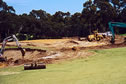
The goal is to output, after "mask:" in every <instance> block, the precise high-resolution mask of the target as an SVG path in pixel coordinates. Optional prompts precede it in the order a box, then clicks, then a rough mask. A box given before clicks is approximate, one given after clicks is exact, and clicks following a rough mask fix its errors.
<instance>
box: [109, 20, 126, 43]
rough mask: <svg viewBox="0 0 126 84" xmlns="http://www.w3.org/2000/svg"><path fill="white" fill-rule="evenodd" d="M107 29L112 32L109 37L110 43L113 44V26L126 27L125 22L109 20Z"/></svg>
mask: <svg viewBox="0 0 126 84" xmlns="http://www.w3.org/2000/svg"><path fill="white" fill-rule="evenodd" d="M108 25H109V29H110V31H111V33H112V38H111V41H110V42H111V43H112V44H114V43H115V33H114V29H113V27H122V28H126V23H121V22H109V23H108Z"/></svg>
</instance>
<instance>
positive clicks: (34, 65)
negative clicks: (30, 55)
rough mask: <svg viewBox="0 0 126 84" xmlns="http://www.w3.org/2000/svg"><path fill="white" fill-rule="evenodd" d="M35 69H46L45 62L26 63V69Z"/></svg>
mask: <svg viewBox="0 0 126 84" xmlns="http://www.w3.org/2000/svg"><path fill="white" fill-rule="evenodd" d="M33 69H46V65H45V64H44V63H30V64H24V70H33Z"/></svg>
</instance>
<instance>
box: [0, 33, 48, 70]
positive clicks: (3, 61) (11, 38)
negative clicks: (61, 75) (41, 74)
mask: <svg viewBox="0 0 126 84" xmlns="http://www.w3.org/2000/svg"><path fill="white" fill-rule="evenodd" d="M9 41H15V42H16V45H17V46H18V49H19V50H20V51H21V53H22V59H23V60H24V56H25V50H24V49H23V48H22V47H21V45H20V44H19V41H18V39H17V37H16V36H15V35H12V36H9V37H6V38H5V39H4V40H3V43H2V47H1V50H0V67H4V66H6V62H7V58H5V57H3V54H4V51H5V46H6V43H7V42H9ZM45 68H46V65H45V64H44V63H36V62H33V63H27V64H24V70H32V69H45Z"/></svg>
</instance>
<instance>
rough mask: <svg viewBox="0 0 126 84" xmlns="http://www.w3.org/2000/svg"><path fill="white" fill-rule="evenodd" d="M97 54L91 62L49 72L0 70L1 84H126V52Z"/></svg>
mask: <svg viewBox="0 0 126 84" xmlns="http://www.w3.org/2000/svg"><path fill="white" fill-rule="evenodd" d="M94 52H96V54H95V55H94V56H90V57H89V58H87V59H77V60H74V61H66V62H62V63H60V64H50V65H47V69H45V70H29V71H24V70H23V66H19V67H9V68H5V69H0V84H126V48H116V49H108V50H95V51H94Z"/></svg>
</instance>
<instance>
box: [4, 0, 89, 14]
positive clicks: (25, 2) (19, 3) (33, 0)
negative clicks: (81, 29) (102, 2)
mask: <svg viewBox="0 0 126 84" xmlns="http://www.w3.org/2000/svg"><path fill="white" fill-rule="evenodd" d="M3 1H5V2H6V3H7V4H8V5H9V6H13V7H14V9H15V10H16V14H23V13H27V14H29V12H30V11H32V10H33V9H34V10H39V9H42V10H44V11H46V12H47V13H50V14H55V12H57V11H63V12H68V11H69V12H70V13H71V14H74V13H75V12H82V9H83V3H84V2H85V1H87V0H3Z"/></svg>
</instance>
